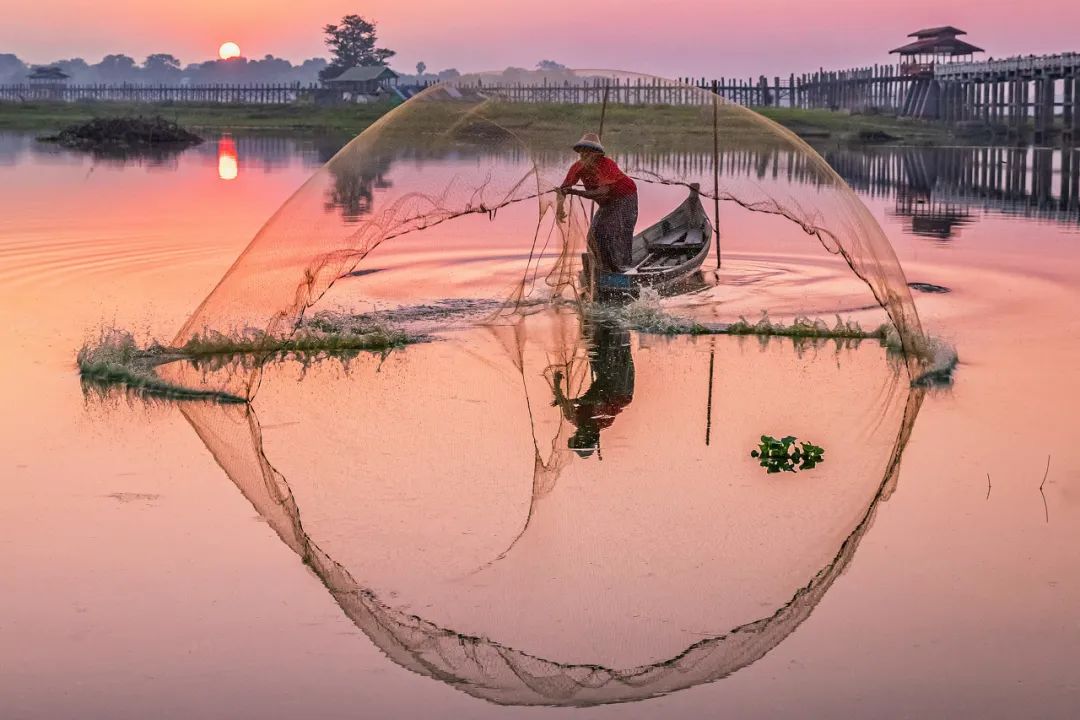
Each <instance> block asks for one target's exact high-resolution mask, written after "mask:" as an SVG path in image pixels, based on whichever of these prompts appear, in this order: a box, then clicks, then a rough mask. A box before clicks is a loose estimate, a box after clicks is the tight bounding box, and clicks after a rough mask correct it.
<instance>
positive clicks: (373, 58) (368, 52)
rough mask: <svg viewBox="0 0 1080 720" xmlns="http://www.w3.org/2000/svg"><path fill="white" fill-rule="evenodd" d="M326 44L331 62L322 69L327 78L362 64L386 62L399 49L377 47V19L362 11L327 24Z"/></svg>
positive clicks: (324, 77) (325, 78) (325, 29)
mask: <svg viewBox="0 0 1080 720" xmlns="http://www.w3.org/2000/svg"><path fill="white" fill-rule="evenodd" d="M323 32H324V33H325V34H326V46H327V47H329V48H330V55H331V56H332V60H331V62H330V65H329V66H328V67H327V68H326V69H325V70H323V71H322V72H320V73H319V76H320V77H321V78H323V79H324V80H327V79H330V78H335V77H337V76H338V75H340V74H341V73H343V72H345V71H346V70H348V69H349V68H352V67H356V66H358V65H365V66H370V65H385V64H386V61H387V60H389V59H390V58H392V57H393V56H394V55H396V54H397V53H396V52H394V51H393V50H387V49H386V48H377V47H375V42H376V40H377V38H376V35H375V23H371V22H368V21H367V20H365V19H364V18H362V17H360V16H359V15H346V16H345V17H343V18H342V19H341V24H340V25H326V26H325V27H324V28H323Z"/></svg>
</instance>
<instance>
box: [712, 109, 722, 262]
mask: <svg viewBox="0 0 1080 720" xmlns="http://www.w3.org/2000/svg"><path fill="white" fill-rule="evenodd" d="M712 102H713V105H712V106H713V113H712V130H713V236H714V238H715V242H716V267H717V268H719V267H720V98H718V97H717V96H716V93H715V92H714V93H713V99H712Z"/></svg>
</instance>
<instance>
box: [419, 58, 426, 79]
mask: <svg viewBox="0 0 1080 720" xmlns="http://www.w3.org/2000/svg"><path fill="white" fill-rule="evenodd" d="M425 72H427V63H426V62H424V61H422V60H421V61H420V62H418V63H416V74H417V75H419V76H420V77H423V75H424V73H425Z"/></svg>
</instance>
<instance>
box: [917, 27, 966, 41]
mask: <svg viewBox="0 0 1080 720" xmlns="http://www.w3.org/2000/svg"><path fill="white" fill-rule="evenodd" d="M937 35H952V36H956V35H967V31H966V30H961V29H960V28H955V27H953V26H952V25H942V26H941V27H932V28H923V29H922V30H916V31H915V32H913V33H910V34H909V35H908V37H913V38H920V39H921V38H928V37H935V36H937Z"/></svg>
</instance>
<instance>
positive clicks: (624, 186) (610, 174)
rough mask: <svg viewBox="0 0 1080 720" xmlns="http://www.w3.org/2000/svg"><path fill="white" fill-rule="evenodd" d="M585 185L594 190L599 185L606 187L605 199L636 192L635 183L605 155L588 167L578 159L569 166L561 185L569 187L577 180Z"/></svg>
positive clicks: (587, 188)
mask: <svg viewBox="0 0 1080 720" xmlns="http://www.w3.org/2000/svg"><path fill="white" fill-rule="evenodd" d="M579 180H580V181H581V184H582V185H584V186H585V189H586V190H596V189H598V188H601V187H606V188H608V195H607V198H605V199H606V200H614V199H616V198H622V197H629V196H630V195H636V194H637V185H635V184H634V181H633V180H631V179H630V178H629V177H627V175H626V174H625V173H624V172H623V171H622V170H620V169H619V166H618V165H616V164H615V161H614V160H612V159H611V158H609V157H607V156H606V155H605V156H603V157H601V158H598V159H597V160H596V162H594V163H593V164H592V165H591V166H590V167H585V165H584V163H582V162H581V161H580V160H578V161H577V162H576V163H574V164H573V165H571V166H570V172H568V173H567V174H566V179H565V180H563V184H562V187H570V186H571V185H575V184H576V183H577V182H578V181H579Z"/></svg>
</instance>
